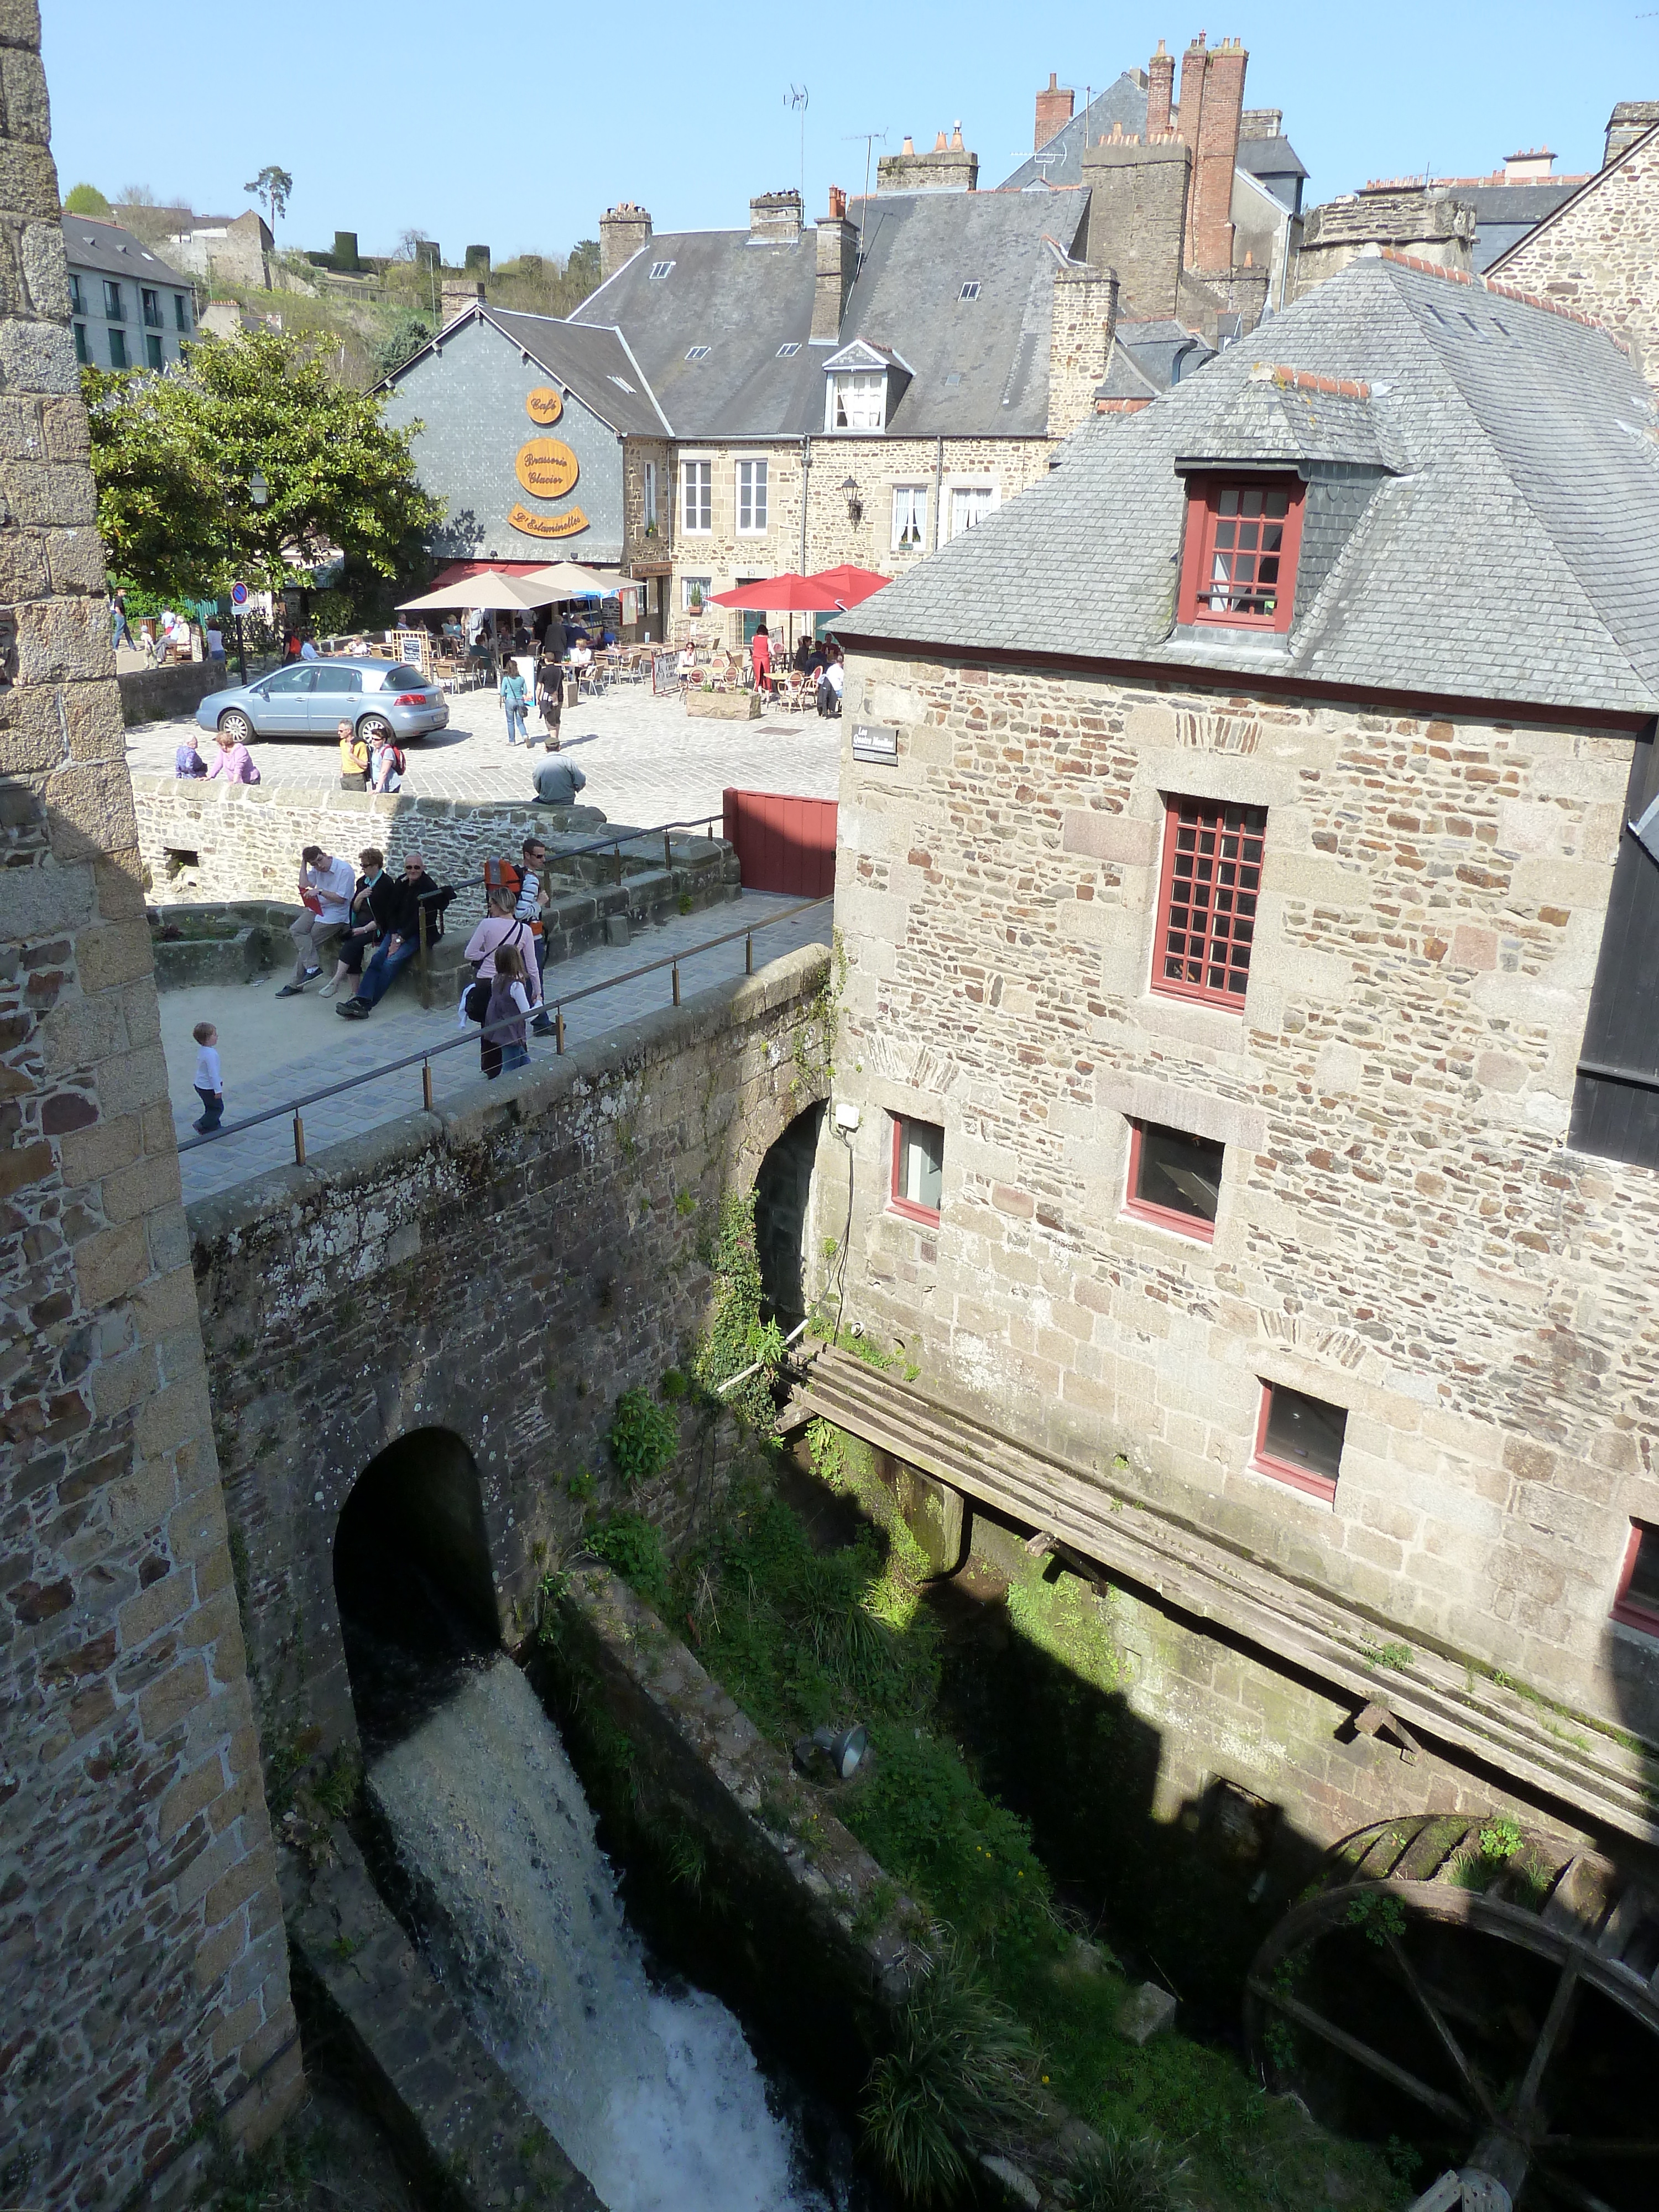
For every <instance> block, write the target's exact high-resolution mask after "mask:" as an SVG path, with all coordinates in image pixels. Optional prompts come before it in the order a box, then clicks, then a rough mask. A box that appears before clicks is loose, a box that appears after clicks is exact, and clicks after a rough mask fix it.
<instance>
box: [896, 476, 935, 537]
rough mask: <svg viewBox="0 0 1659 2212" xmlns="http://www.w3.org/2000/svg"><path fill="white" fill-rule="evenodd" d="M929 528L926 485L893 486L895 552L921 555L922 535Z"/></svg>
mask: <svg viewBox="0 0 1659 2212" xmlns="http://www.w3.org/2000/svg"><path fill="white" fill-rule="evenodd" d="M926 529H927V485H926V484H895V485H894V486H893V550H894V552H895V553H919V552H920V551H921V545H922V535H923V532H925V530H926Z"/></svg>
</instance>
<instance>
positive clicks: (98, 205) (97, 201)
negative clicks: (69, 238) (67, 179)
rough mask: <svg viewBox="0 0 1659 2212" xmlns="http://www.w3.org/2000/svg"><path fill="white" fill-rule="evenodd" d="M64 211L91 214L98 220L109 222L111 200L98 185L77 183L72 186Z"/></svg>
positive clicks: (73, 213) (65, 201) (70, 213)
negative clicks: (107, 198) (109, 200)
mask: <svg viewBox="0 0 1659 2212" xmlns="http://www.w3.org/2000/svg"><path fill="white" fill-rule="evenodd" d="M64 214H65V215H89V216H92V217H93V218H94V221H96V222H108V221H109V219H110V210H109V202H108V201H107V200H106V198H105V197H104V195H103V194H102V192H100V191H99V189H98V187H97V185H72V186H71V187H70V193H69V197H67V198H66V199H65V200H64Z"/></svg>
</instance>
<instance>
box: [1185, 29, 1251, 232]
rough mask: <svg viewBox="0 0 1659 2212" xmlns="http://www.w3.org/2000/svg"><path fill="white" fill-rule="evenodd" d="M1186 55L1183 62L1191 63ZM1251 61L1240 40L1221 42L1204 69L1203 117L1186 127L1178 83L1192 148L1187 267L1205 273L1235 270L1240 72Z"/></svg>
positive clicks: (1242, 92)
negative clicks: (1233, 207)
mask: <svg viewBox="0 0 1659 2212" xmlns="http://www.w3.org/2000/svg"><path fill="white" fill-rule="evenodd" d="M1192 58H1193V57H1192V54H1191V52H1190V51H1189V52H1188V56H1187V59H1188V63H1190V62H1191V61H1192ZM1248 63H1249V55H1248V54H1247V53H1246V52H1245V51H1244V45H1243V40H1239V39H1224V40H1222V42H1221V44H1220V45H1219V46H1217V47H1215V48H1213V49H1212V52H1211V53H1210V55H1209V57H1208V60H1207V63H1206V67H1205V70H1204V94H1203V101H1204V105H1203V112H1202V113H1201V115H1200V117H1199V118H1198V121H1197V124H1196V126H1195V128H1194V129H1193V130H1191V131H1189V130H1188V123H1187V76H1188V72H1187V70H1186V69H1185V68H1183V70H1182V79H1181V94H1182V98H1181V135H1182V137H1183V138H1185V139H1186V141H1187V143H1188V145H1189V146H1190V147H1191V148H1192V149H1193V198H1192V214H1191V216H1190V219H1189V220H1188V225H1187V235H1188V249H1187V266H1188V268H1189V269H1194V270H1200V271H1203V270H1223V269H1231V267H1232V265H1233V224H1232V204H1233V172H1234V169H1235V168H1236V167H1237V162H1238V125H1239V118H1240V116H1241V115H1242V114H1243V110H1244V72H1245V69H1246V66H1247V64H1248Z"/></svg>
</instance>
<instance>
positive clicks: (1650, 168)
mask: <svg viewBox="0 0 1659 2212" xmlns="http://www.w3.org/2000/svg"><path fill="white" fill-rule="evenodd" d="M1656 270H1659V130H1650V131H1648V132H1647V133H1646V134H1645V136H1644V137H1641V138H1640V139H1638V141H1637V142H1636V143H1635V144H1634V145H1632V147H1631V148H1630V149H1628V151H1627V152H1626V154H1625V155H1624V156H1623V158H1622V159H1620V160H1615V161H1614V162H1613V165H1612V167H1609V168H1606V169H1603V170H1601V172H1600V173H1599V174H1598V175H1596V176H1595V177H1592V178H1591V179H1590V181H1589V184H1587V185H1584V186H1583V188H1582V189H1581V190H1580V191H1577V192H1576V193H1575V194H1574V195H1573V197H1572V198H1571V199H1570V200H1569V201H1568V202H1567V203H1566V204H1565V206H1564V207H1562V208H1561V209H1559V210H1558V212H1557V213H1556V214H1554V215H1553V216H1547V218H1546V219H1545V221H1544V222H1541V223H1540V224H1539V226H1538V228H1536V229H1535V230H1534V231H1530V232H1529V233H1528V235H1527V236H1526V237H1525V238H1523V239H1522V240H1521V242H1520V244H1519V245H1518V246H1512V247H1511V248H1510V251H1509V252H1507V253H1505V254H1504V255H1502V256H1501V257H1500V258H1499V259H1498V260H1497V261H1495V262H1494V263H1493V264H1492V270H1491V271H1490V274H1491V275H1492V276H1493V277H1495V278H1496V279H1497V280H1498V282H1499V283H1504V284H1513V285H1515V286H1516V288H1517V289H1519V290H1521V291H1522V292H1535V293H1536V294H1537V295H1539V296H1540V298H1541V299H1545V300H1547V301H1549V302H1550V303H1551V305H1552V306H1553V307H1570V308H1571V309H1572V310H1573V312H1574V313H1577V314H1580V315H1588V316H1589V318H1590V319H1591V321H1592V322H1597V323H1604V324H1606V325H1607V328H1608V329H1609V330H1610V331H1618V332H1619V333H1620V336H1621V337H1625V338H1627V339H1628V340H1629V341H1630V343H1631V346H1632V349H1633V351H1634V353H1635V356H1636V359H1637V362H1638V366H1639V367H1640V368H1641V370H1642V373H1643V374H1644V376H1645V377H1646V378H1647V379H1648V380H1649V382H1650V383H1652V382H1655V381H1659V283H1656V281H1655V272H1656Z"/></svg>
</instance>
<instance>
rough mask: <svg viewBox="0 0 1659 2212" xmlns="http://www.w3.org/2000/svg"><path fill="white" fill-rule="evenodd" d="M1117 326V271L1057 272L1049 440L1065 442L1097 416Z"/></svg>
mask: <svg viewBox="0 0 1659 2212" xmlns="http://www.w3.org/2000/svg"><path fill="white" fill-rule="evenodd" d="M1116 326H1117V272H1116V271H1115V270H1112V269H1096V268H1092V267H1091V266H1090V265H1089V264H1087V263H1079V262H1071V263H1068V264H1066V266H1065V267H1064V268H1062V269H1060V270H1057V271H1056V272H1055V276H1054V313H1053V320H1052V322H1051V323H1050V325H1049V331H1048V435H1049V436H1050V437H1051V438H1066V437H1069V436H1070V435H1071V434H1072V432H1073V430H1075V429H1076V428H1078V426H1079V423H1082V422H1087V421H1088V420H1089V418H1090V416H1092V415H1093V413H1094V411H1095V389H1096V386H1097V385H1099V384H1100V383H1101V382H1102V380H1103V379H1104V377H1105V374H1106V363H1107V359H1108V357H1109V355H1110V353H1111V349H1112V333H1113V331H1115V328H1116Z"/></svg>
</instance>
